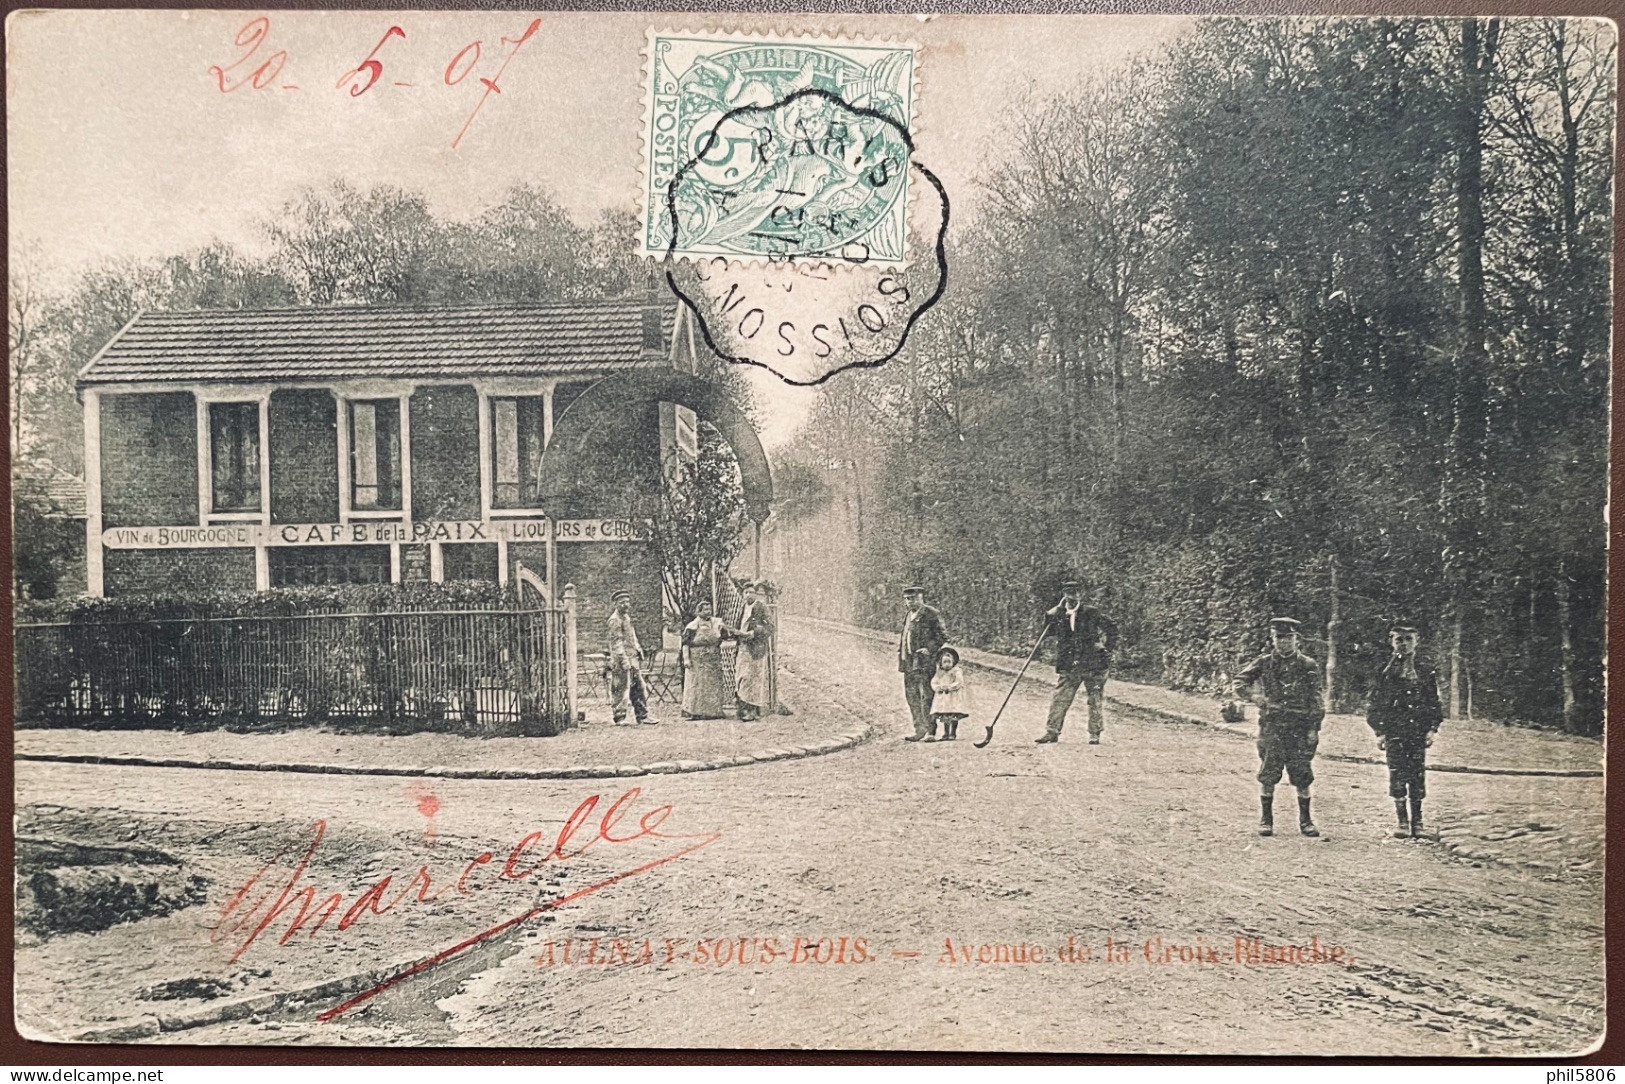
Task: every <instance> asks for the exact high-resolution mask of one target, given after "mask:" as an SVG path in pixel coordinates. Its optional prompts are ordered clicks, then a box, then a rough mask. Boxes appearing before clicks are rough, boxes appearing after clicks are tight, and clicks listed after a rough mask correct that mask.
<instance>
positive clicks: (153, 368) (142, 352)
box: [79, 298, 671, 385]
mask: <svg viewBox="0 0 1625 1084" xmlns="http://www.w3.org/2000/svg"><path fill="white" fill-rule="evenodd" d="M643 310H644V304H643V299H642V298H636V299H627V298H621V299H616V300H611V301H582V302H571V303H567V304H558V305H433V306H430V305H425V306H353V307H343V308H294V309H258V310H251V309H224V310H212V311H200V312H143V313H141V314H140V315H139V316H137V317H136V318H135V320H133V321H131V323H130V325H129V326H128V327H126V328H125V329H124V330H123V331H121V332H119V333H118V334H117V335H116V336H114V337H113V340H112V341H111V342H109V343H108V344H107V345H106V346H105V347H104V348H103V349H102V352H101V353H100V354H99V355H97V357H96V358H95V359H94V360H93V361H92V362H91V363H90V364H89V365H87V366H86V367H85V369H84V371H83V372H81V373H80V374H79V382H80V383H81V384H88V385H94V384H108V383H125V382H140V383H147V382H166V383H168V382H191V381H216V380H224V381H242V382H249V381H254V382H264V381H302V380H332V379H344V378H355V377H396V378H408V377H420V378H421V377H430V378H443V377H456V376H531V375H549V376H551V375H569V374H572V373H583V374H586V373H596V372H603V371H605V370H613V369H624V368H629V367H632V366H636V365H640V364H647V363H648V359H647V358H646V356H645V354H644V352H643V341H644V340H643ZM660 315H661V323H662V325H666V324H668V323H669V320H670V316H671V313H670V311H669V310H666V309H663V310H662V312H661V314H660ZM662 330H664V327H663V328H662Z"/></svg>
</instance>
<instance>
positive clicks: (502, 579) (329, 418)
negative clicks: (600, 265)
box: [77, 293, 770, 630]
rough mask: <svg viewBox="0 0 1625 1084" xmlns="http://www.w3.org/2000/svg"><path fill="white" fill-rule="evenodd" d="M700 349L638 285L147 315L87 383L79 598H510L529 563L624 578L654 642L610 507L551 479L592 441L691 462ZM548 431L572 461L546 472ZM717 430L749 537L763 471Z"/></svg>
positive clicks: (642, 587)
mask: <svg viewBox="0 0 1625 1084" xmlns="http://www.w3.org/2000/svg"><path fill="white" fill-rule="evenodd" d="M697 357H698V354H697V352H696V340H695V336H694V333H693V329H692V327H691V326H690V325H688V324H687V323H685V316H684V314H683V313H682V312H680V310H679V309H678V307H677V305H676V303H675V301H674V300H673V299H671V298H670V297H669V296H659V295H655V294H652V293H651V294H650V295H647V296H645V297H642V298H634V299H630V300H628V299H624V298H623V299H612V300H603V301H581V302H571V303H567V304H549V305H454V306H389V307H383V306H369V307H359V306H358V307H337V308H290V309H275V310H260V311H251V310H241V309H236V310H219V311H201V312H142V313H140V314H138V315H137V316H136V317H135V318H134V319H133V320H131V321H130V322H129V324H128V325H126V326H125V327H124V328H123V329H122V330H121V331H120V332H119V333H118V334H117V335H115V336H114V337H113V339H112V340H111V341H110V342H108V343H107V345H106V346H105V347H103V348H102V350H101V351H100V352H99V353H98V354H97V355H96V356H95V357H94V358H93V359H92V360H91V361H90V363H89V364H88V365H86V366H85V368H84V369H83V370H82V371H81V372H80V373H79V376H78V381H77V391H78V394H79V396H80V399H81V400H82V402H83V405H84V431H85V507H84V515H85V536H86V541H87V555H86V590H87V592H88V593H89V594H90V595H92V596H102V595H117V594H129V593H140V592H166V593H185V592H187V591H190V590H197V589H260V590H265V589H268V588H273V587H287V586H299V585H316V584H347V583H402V582H408V581H412V580H431V581H445V580H453V579H477V580H491V581H495V582H497V583H502V584H506V583H509V582H511V581H512V580H513V579H514V577H515V576H516V574H517V572H518V570H519V568H520V566H521V565H522V566H524V567H525V568H526V569H529V570H531V571H533V572H535V573H536V574H537V575H538V576H539V577H540V578H542V579H543V580H544V582H551V583H552V584H553V585H554V586H555V588H557V587H559V586H562V585H563V584H564V583H566V582H574V583H575V584H576V585H577V587H578V590H579V591H580V592H581V593H582V595H583V598H584V599H586V600H591V599H595V598H597V599H603V600H607V598H608V595H609V592H610V591H612V590H613V589H614V588H615V587H620V586H624V587H627V588H629V589H631V590H632V591H633V594H634V598H636V599H637V604H636V609H637V611H639V612H638V617H639V619H640V621H641V622H642V623H643V624H644V625H645V627H648V628H650V629H651V630H653V629H658V628H659V618H660V604H661V586H660V583H661V580H660V572H659V568H658V565H657V563H656V561H655V560H654V558H653V556H652V555H651V553H650V552H649V547H648V546H647V545H646V544H644V543H642V542H640V541H638V540H637V539H636V538H635V537H634V535H633V532H632V530H631V527H630V525H629V524H628V523H627V522H626V521H625V519H624V517H625V515H626V511H625V503H624V499H623V500H622V501H621V507H604V506H603V505H608V504H612V503H614V502H613V501H611V500H609V499H607V498H606V499H605V500H603V501H598V502H595V501H594V499H593V495H592V494H590V493H588V494H586V495H581V494H579V493H578V494H576V495H575V496H574V497H573V498H572V499H571V502H570V506H569V507H559V505H560V504H562V503H563V502H562V501H561V499H560V498H559V497H558V496H557V492H558V490H557V485H556V479H557V477H558V475H559V474H560V471H561V470H563V471H567V472H568V471H583V470H585V468H587V467H589V466H591V464H590V463H586V462H583V457H584V456H586V455H590V452H583V451H582V449H590V448H592V447H594V445H593V443H592V441H591V440H589V439H587V438H588V435H589V434H592V433H596V434H598V436H599V437H602V436H603V435H604V434H606V433H607V434H609V436H610V438H611V439H612V440H613V441H614V442H616V443H617V444H619V445H623V446H629V447H631V448H633V449H634V450H635V452H636V454H647V455H651V456H660V457H664V456H666V455H673V454H676V455H682V454H689V455H692V453H693V449H694V446H695V429H696V425H697V421H698V419H697V417H696V414H695V412H694V410H693V409H691V407H692V406H695V405H698V406H700V407H701V408H702V412H703V410H704V408H705V406H706V403H705V402H703V401H698V400H696V398H695V395H694V394H692V390H693V389H694V388H695V387H696V386H698V384H699V379H698V378H697V377H696V376H695V375H694V374H695V373H696V371H697ZM665 388H671V389H676V390H674V391H670V392H667V391H662V390H661V389H665ZM621 389H625V393H624V394H621V391H620V390H621ZM649 389H654V390H653V391H651V390H649ZM664 395H670V397H671V399H672V400H674V401H663V400H662V399H659V398H655V397H656V396H664ZM685 399H686V400H689V401H688V402H687V403H685V402H684V401H683V400H685ZM704 399H705V396H704V395H700V396H699V400H704ZM572 407H575V409H573V410H572V409H571V408H572ZM561 418H562V419H566V420H567V423H568V425H569V426H573V427H574V429H575V431H576V432H575V435H576V436H577V437H578V438H580V439H577V440H575V441H574V442H573V443H572V446H573V447H574V448H575V449H576V461H575V462H573V463H561V462H557V461H552V462H550V459H549V456H550V454H551V451H552V449H553V445H554V440H555V429H556V427H557V425H558V423H559V422H560V420H561ZM729 422H730V424H729V425H728V426H727V435H728V438H729V440H730V443H731V444H732V445H733V446H734V447H735V449H736V451H738V452H741V461H742V464H743V465H744V466H745V467H746V473H747V474H751V475H756V476H757V477H755V479H754V481H755V484H754V485H752V484H751V481H752V479H749V478H748V479H747V490H749V491H750V492H749V495H750V496H751V497H752V505H753V508H752V511H753V515H757V516H758V522H759V521H760V519H761V518H765V516H766V501H767V500H768V499H770V498H768V497H767V496H765V495H764V486H765V485H766V484H767V483H766V463H765V459H762V458H761V450H760V445H759V444H757V443H756V440H755V435H754V433H753V432H750V431H749V429H748V426H743V425H741V424H740V420H739V418H738V417H734V418H732V419H729ZM597 446H599V447H602V445H601V444H600V445H597ZM554 458H555V460H556V459H557V456H556V455H555V457H554ZM549 471H551V472H552V477H553V478H554V479H555V484H554V486H553V488H552V489H551V490H550V489H548V488H547V485H546V483H545V482H544V476H547V475H548V472H549ZM549 501H552V502H553V503H554V504H555V507H552V508H549V507H545V505H546V504H548V503H549ZM595 503H596V504H598V505H599V507H594V505H595ZM550 532H551V533H550ZM550 553H551V554H552V555H553V562H552V563H551V564H550V562H549V554H550Z"/></svg>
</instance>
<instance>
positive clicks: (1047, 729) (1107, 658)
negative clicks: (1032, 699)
mask: <svg viewBox="0 0 1625 1084" xmlns="http://www.w3.org/2000/svg"><path fill="white" fill-rule="evenodd" d="M1044 621H1045V622H1046V627H1047V628H1048V629H1052V630H1054V632H1055V696H1054V697H1053V698H1052V699H1051V700H1050V704H1049V720H1048V722H1047V723H1046V724H1045V726H1044V734H1043V736H1042V737H1040V738H1039V739H1038V744H1039V745H1050V744H1053V743H1055V742H1058V741H1060V740H1061V727H1062V726H1064V725H1065V724H1066V713H1067V712H1068V711H1069V710H1070V709H1071V707H1072V701H1074V700H1076V699H1077V697H1078V688H1079V687H1080V686H1082V688H1083V689H1084V690H1085V691H1086V693H1087V695H1088V697H1089V744H1090V745H1099V744H1100V733H1101V731H1102V730H1104V729H1105V728H1106V718H1105V713H1104V712H1103V711H1102V708H1101V705H1102V702H1103V701H1104V700H1105V697H1106V674H1107V672H1108V671H1109V670H1110V669H1111V664H1112V653H1113V652H1114V651H1116V650H1117V626H1116V625H1115V624H1113V623H1112V621H1111V619H1110V618H1108V617H1106V616H1105V615H1104V614H1102V613H1101V612H1100V611H1099V610H1096V609H1094V608H1093V607H1090V606H1085V605H1084V604H1083V584H1082V583H1081V582H1080V581H1078V580H1077V579H1068V580H1066V581H1065V582H1063V583H1062V584H1061V601H1060V602H1057V603H1056V604H1055V605H1054V607H1053V608H1051V609H1050V610H1049V612H1047V613H1046V614H1044Z"/></svg>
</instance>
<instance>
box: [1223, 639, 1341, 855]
mask: <svg viewBox="0 0 1625 1084" xmlns="http://www.w3.org/2000/svg"><path fill="white" fill-rule="evenodd" d="M1270 643H1271V645H1272V647H1271V650H1270V651H1268V652H1266V653H1265V654H1263V655H1260V656H1259V657H1258V658H1256V659H1254V660H1253V661H1252V662H1250V663H1248V664H1247V666H1246V668H1245V669H1243V670H1242V671H1241V673H1240V674H1238V675H1237V676H1236V695H1237V696H1238V697H1240V698H1242V699H1244V700H1251V701H1252V702H1253V703H1255V704H1257V705H1258V757H1259V760H1260V761H1262V764H1261V766H1260V767H1259V769H1258V783H1259V786H1261V787H1262V788H1263V789H1262V791H1261V792H1260V794H1259V803H1260V805H1262V807H1263V816H1262V817H1261V818H1260V819H1259V822H1258V834H1259V835H1261V836H1273V835H1274V834H1275V814H1274V803H1275V785H1276V784H1277V783H1279V782H1280V781H1281V771H1282V769H1283V768H1284V769H1285V770H1286V774H1287V778H1288V779H1290V780H1291V781H1292V785H1293V786H1294V787H1296V788H1297V789H1298V830H1299V831H1300V832H1302V833H1303V834H1304V835H1306V836H1318V835H1320V829H1318V828H1316V827H1315V822H1314V821H1313V820H1312V819H1310V816H1309V784H1310V783H1313V782H1314V780H1315V771H1314V768H1313V767H1312V766H1311V764H1310V762H1311V761H1312V760H1314V757H1315V747H1316V746H1317V745H1319V744H1320V721H1321V720H1322V719H1323V718H1325V715H1326V707H1325V704H1324V703H1323V702H1322V700H1321V679H1320V664H1319V663H1317V662H1316V661H1315V660H1314V659H1311V658H1310V657H1309V656H1308V655H1305V654H1304V653H1303V652H1301V651H1299V650H1298V622H1297V621H1295V620H1293V619H1292V618H1290V617H1275V618H1271V619H1270Z"/></svg>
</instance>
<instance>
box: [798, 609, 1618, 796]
mask: <svg viewBox="0 0 1625 1084" xmlns="http://www.w3.org/2000/svg"><path fill="white" fill-rule="evenodd" d="M782 620H785V621H794V622H799V623H803V624H808V625H814V626H817V627H820V628H826V629H831V630H833V631H836V632H844V633H846V634H847V635H849V636H856V637H858V638H860V639H864V640H870V641H872V642H875V643H883V644H895V643H896V642H897V637H896V636H895V635H893V634H891V633H886V632H880V631H878V630H875V629H865V628H859V627H858V626H856V625H847V624H843V623H842V622H839V621H830V620H828V619H826V618H822V617H796V616H792V615H786V616H785V617H784V618H783V619H782ZM991 654H992V653H991V652H986V651H980V650H976V649H974V648H970V649H962V650H961V651H960V661H961V662H963V663H964V664H965V665H966V666H974V667H976V668H977V669H978V670H987V671H989V672H991V673H996V674H1003V675H1005V676H1006V677H1014V676H1015V675H1016V674H1018V673H1020V672H1021V668H1020V667H1019V666H1016V665H1014V664H1011V663H1006V662H1005V661H1004V660H1003V659H998V658H997V657H995V658H988V657H987V656H989V655H991ZM973 655H978V656H982V658H973V657H972V656H973ZM1025 680H1028V681H1035V682H1040V681H1041V679H1040V678H1038V677H1036V676H1031V677H1028V678H1026V679H1025ZM1106 699H1107V700H1108V701H1110V702H1111V703H1113V704H1116V705H1117V706H1118V707H1120V708H1127V709H1129V710H1130V711H1143V712H1145V713H1147V714H1148V715H1159V716H1161V717H1162V718H1164V719H1172V720H1173V721H1174V722H1177V723H1190V724H1192V725H1195V726H1205V727H1208V728H1209V729H1212V730H1219V731H1223V732H1224V733H1227V734H1233V735H1235V736H1236V737H1238V738H1244V739H1246V740H1248V741H1252V740H1254V739H1255V738H1256V737H1257V734H1256V733H1255V732H1254V731H1252V730H1250V729H1249V728H1247V727H1242V726H1236V725H1235V724H1233V723H1226V722H1222V721H1216V720H1213V719H1205V718H1203V717H1202V716H1200V715H1191V714H1189V713H1186V712H1180V711H1170V710H1169V709H1167V708H1157V707H1151V706H1149V705H1146V704H1135V703H1133V702H1131V701H1128V700H1120V699H1118V698H1117V697H1115V696H1111V695H1107V696H1106ZM1317 756H1319V758H1320V759H1321V760H1335V761H1338V762H1340V763H1344V764H1378V765H1383V766H1386V765H1387V763H1388V762H1387V761H1385V760H1383V759H1382V758H1380V757H1367V756H1359V755H1357V754H1351V753H1319V754H1317ZM1427 770H1428V771H1430V772H1448V773H1452V774H1457V775H1510V776H1534V777H1539V778H1557V779H1600V778H1602V774H1603V773H1602V771H1601V770H1600V769H1591V768H1574V769H1561V768H1477V767H1473V766H1470V765H1465V764H1429V765H1428V766H1427Z"/></svg>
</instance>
